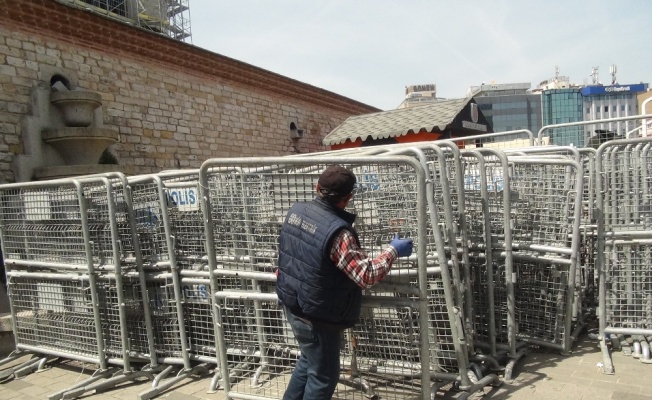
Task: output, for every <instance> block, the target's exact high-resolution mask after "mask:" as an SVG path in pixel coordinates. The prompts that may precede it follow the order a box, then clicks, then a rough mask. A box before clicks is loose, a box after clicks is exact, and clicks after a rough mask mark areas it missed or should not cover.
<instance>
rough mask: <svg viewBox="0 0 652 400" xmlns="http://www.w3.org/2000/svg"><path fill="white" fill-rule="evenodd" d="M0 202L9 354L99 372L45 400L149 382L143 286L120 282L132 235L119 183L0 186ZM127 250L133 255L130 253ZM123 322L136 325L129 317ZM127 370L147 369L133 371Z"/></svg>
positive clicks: (116, 179)
mask: <svg viewBox="0 0 652 400" xmlns="http://www.w3.org/2000/svg"><path fill="white" fill-rule="evenodd" d="M0 198H1V199H2V203H1V204H2V205H1V209H0V213H1V214H0V229H1V230H2V231H1V232H2V243H3V251H4V252H6V253H4V252H3V254H6V255H7V256H5V265H6V268H7V278H8V283H9V291H8V294H9V300H10V305H11V310H12V317H13V319H14V336H15V340H16V349H17V351H18V352H33V353H36V354H45V355H49V356H53V357H63V358H69V359H73V360H77V361H81V362H89V363H93V364H95V365H97V366H98V368H99V370H98V372H97V374H96V375H95V376H93V377H91V378H89V379H88V380H86V381H83V382H80V383H78V384H76V385H75V386H74V387H72V388H69V389H67V390H64V391H61V392H58V393H55V394H52V395H50V396H49V398H50V399H58V398H61V397H62V396H64V394H65V395H66V396H69V397H70V398H72V397H77V396H79V395H81V394H83V393H85V392H87V391H96V390H97V391H101V390H104V389H105V388H108V387H112V386H115V385H117V384H119V383H121V382H125V381H129V380H134V379H137V378H139V377H143V376H146V377H150V376H151V372H150V371H149V368H155V367H156V362H155V360H154V359H153V357H152V355H153V353H152V351H151V350H152V348H151V343H152V341H151V338H152V327H151V319H150V313H149V310H148V305H146V304H144V302H143V296H142V293H143V288H144V287H145V284H144V281H143V280H142V274H138V272H136V273H135V277H133V276H132V277H131V278H127V274H128V272H129V271H130V270H131V268H130V266H129V263H128V262H127V261H126V259H127V257H126V253H125V252H124V250H126V247H123V246H122V245H121V244H122V243H126V244H129V243H133V238H134V237H135V230H134V226H133V224H132V221H133V219H132V215H131V211H132V210H131V208H130V207H129V205H128V204H127V202H126V200H125V178H124V176H122V175H120V174H107V175H105V176H94V177H81V178H77V179H62V180H56V181H49V182H39V183H29V184H12V185H3V186H2V188H0ZM130 248H131V249H133V250H134V252H132V253H131V256H132V257H137V256H136V254H138V253H139V252H138V249H137V247H130ZM143 311H144V312H143ZM133 315H137V316H138V318H129V316H133ZM91 316H92V318H91ZM70 327H76V328H77V330H75V329H70ZM91 332H94V336H93V337H92V335H91ZM93 341H94V343H93ZM10 358H11V357H10ZM0 363H2V362H0ZM30 363H31V361H30ZM132 363H141V366H143V365H145V366H148V368H144V369H142V370H140V371H137V372H136V371H134V370H133V368H132ZM109 365H114V366H117V367H111V368H109ZM120 366H121V367H122V372H120V370H119V367H120ZM23 367H24V366H18V367H15V368H13V369H9V370H6V371H3V373H4V375H5V376H6V375H7V374H8V375H11V374H12V373H14V372H15V371H18V370H23V369H24V368H23Z"/></svg>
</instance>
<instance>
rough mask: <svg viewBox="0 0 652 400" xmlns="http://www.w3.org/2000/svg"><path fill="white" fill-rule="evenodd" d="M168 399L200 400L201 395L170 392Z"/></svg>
mask: <svg viewBox="0 0 652 400" xmlns="http://www.w3.org/2000/svg"><path fill="white" fill-rule="evenodd" d="M166 399H168V400H199V397H195V396H192V395H189V394H183V393H170V394H169V395H168V396H167V397H166Z"/></svg>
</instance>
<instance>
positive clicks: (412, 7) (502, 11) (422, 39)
mask: <svg viewBox="0 0 652 400" xmlns="http://www.w3.org/2000/svg"><path fill="white" fill-rule="evenodd" d="M189 4H190V21H191V29H192V43H193V44H194V45H195V46H199V47H202V48H204V49H207V50H210V51H212V52H215V53H219V54H221V55H224V56H227V57H230V58H234V59H236V60H239V61H243V62H246V63H248V64H252V65H255V66H257V67H260V68H264V69H266V70H269V71H272V72H275V73H278V74H281V75H285V76H287V77H289V78H292V79H296V80H298V81H301V82H305V83H308V84H310V85H313V86H316V87H319V88H323V89H326V90H329V91H332V92H335V93H338V94H340V95H343V96H346V97H349V98H351V99H354V100H357V101H360V102H363V103H366V104H369V105H371V106H375V107H378V108H380V109H383V110H388V109H393V108H396V107H397V106H398V105H399V103H400V102H401V101H402V100H403V97H404V94H405V86H408V85H415V84H427V83H434V84H436V85H437V94H438V96H439V97H445V98H460V97H465V96H466V92H467V89H468V87H469V86H472V85H474V86H475V85H480V84H481V83H482V82H485V83H490V82H496V83H516V82H530V83H532V86H533V87H535V86H537V85H538V83H539V82H540V81H543V80H545V79H548V78H551V77H553V76H554V74H555V66H559V69H560V75H562V76H568V77H570V80H571V82H574V83H578V84H586V83H590V81H591V78H590V73H591V68H592V67H599V79H600V81H601V82H602V83H604V84H609V83H610V82H611V76H610V74H609V67H610V66H611V65H612V64H615V65H617V67H618V73H617V78H618V83H620V84H628V83H639V82H646V83H652V30H651V28H652V23H651V21H652V1H650V0H611V1H604V0H593V1H590V2H589V1H576V0H570V1H568V0H566V1H564V0H538V1H534V0H403V1H397V0H395V1H390V0H321V1H319V0H317V1H315V0H190V3H189Z"/></svg>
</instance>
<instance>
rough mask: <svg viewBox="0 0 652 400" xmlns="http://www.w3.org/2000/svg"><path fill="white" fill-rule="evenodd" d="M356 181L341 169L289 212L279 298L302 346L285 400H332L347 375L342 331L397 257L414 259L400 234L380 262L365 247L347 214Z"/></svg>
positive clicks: (334, 170) (323, 177) (281, 247)
mask: <svg viewBox="0 0 652 400" xmlns="http://www.w3.org/2000/svg"><path fill="white" fill-rule="evenodd" d="M355 183H356V178H355V175H354V174H353V172H351V171H350V170H348V169H346V168H343V167H341V166H336V165H333V166H329V167H328V168H326V169H325V170H324V171H323V172H322V174H321V175H320V176H319V180H318V182H317V189H316V191H317V196H316V197H315V199H314V200H313V201H311V202H303V203H297V204H295V205H293V206H292V208H290V210H289V211H288V214H287V216H286V218H285V223H284V224H283V227H282V228H281V235H280V239H279V260H278V264H279V269H278V281H277V284H276V293H277V294H278V297H279V300H280V301H281V303H283V305H284V306H285V312H286V315H287V319H288V322H289V323H290V326H291V327H292V331H293V332H294V336H295V338H296V340H297V342H298V343H299V346H300V348H301V357H300V358H299V360H298V361H297V364H296V366H295V369H294V372H293V373H292V378H291V379H290V383H289V385H288V387H287V390H286V392H285V395H284V396H283V399H284V400H296V399H308V400H319V399H324V400H327V399H330V398H331V396H332V395H333V392H334V391H335V387H336V385H337V381H338V378H339V373H340V341H341V333H342V330H344V329H346V328H349V327H351V326H353V325H355V323H356V322H357V320H358V318H359V316H360V307H361V301H362V289H365V288H369V287H371V286H373V285H374V284H376V283H378V282H380V281H381V280H382V279H383V278H384V277H385V276H386V275H387V273H388V272H389V270H390V269H391V267H392V263H393V262H394V260H396V258H397V257H406V256H410V255H411V254H412V239H399V238H398V235H397V236H396V237H395V238H394V240H393V241H392V242H391V243H390V245H389V247H387V248H386V249H385V250H384V251H382V252H381V253H380V255H379V256H378V257H376V258H373V259H372V258H369V257H367V255H366V254H365V253H364V252H363V251H362V250H361V249H360V244H359V241H358V234H357V232H356V230H355V229H354V228H353V225H352V224H353V221H354V220H355V215H354V214H352V213H349V212H347V211H345V208H346V206H347V204H348V203H349V201H350V200H351V198H352V197H353V193H352V192H353V188H354V186H355Z"/></svg>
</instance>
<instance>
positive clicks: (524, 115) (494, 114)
mask: <svg viewBox="0 0 652 400" xmlns="http://www.w3.org/2000/svg"><path fill="white" fill-rule="evenodd" d="M530 87H531V84H529V83H505V84H490V85H484V84H483V85H481V86H472V87H471V88H469V93H470V94H471V95H472V96H473V98H474V99H475V101H476V103H477V104H478V107H479V108H480V109H481V110H482V113H483V114H484V116H485V117H486V118H487V122H488V123H489V124H490V125H491V126H492V127H493V130H494V132H505V131H513V130H518V129H528V130H530V131H531V132H532V133H533V134H534V135H536V134H537V132H538V131H539V129H541V96H540V95H539V94H532V93H531V92H530Z"/></svg>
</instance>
